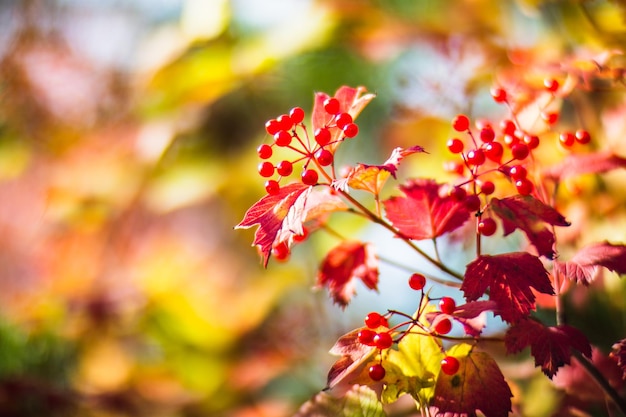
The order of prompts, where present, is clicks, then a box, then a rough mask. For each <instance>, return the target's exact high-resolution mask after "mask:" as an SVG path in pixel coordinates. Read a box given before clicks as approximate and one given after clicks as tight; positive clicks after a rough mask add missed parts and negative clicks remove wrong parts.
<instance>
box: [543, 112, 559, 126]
mask: <svg viewBox="0 0 626 417" xmlns="http://www.w3.org/2000/svg"><path fill="white" fill-rule="evenodd" d="M540 116H541V120H543V121H544V122H546V123H547V124H549V125H553V124H555V123H556V122H557V121H558V120H559V113H558V112H546V111H542V112H541V114H540Z"/></svg>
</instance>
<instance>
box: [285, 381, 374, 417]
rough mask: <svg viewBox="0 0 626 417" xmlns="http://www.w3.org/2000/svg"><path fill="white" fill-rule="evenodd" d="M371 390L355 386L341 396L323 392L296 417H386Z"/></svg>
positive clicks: (301, 408)
mask: <svg viewBox="0 0 626 417" xmlns="http://www.w3.org/2000/svg"><path fill="white" fill-rule="evenodd" d="M385 416H386V414H385V412H384V410H383V405H382V403H381V402H380V401H378V397H377V394H376V392H375V391H374V390H372V389H371V388H368V387H366V386H363V385H354V386H352V387H351V388H350V389H349V390H348V391H346V392H345V393H343V395H341V396H336V395H333V393H331V392H327V391H322V392H320V393H318V394H317V395H316V396H315V397H313V398H312V399H310V400H309V401H307V402H306V403H304V404H303V405H302V406H301V407H300V410H298V412H297V413H296V414H295V415H294V417H385Z"/></svg>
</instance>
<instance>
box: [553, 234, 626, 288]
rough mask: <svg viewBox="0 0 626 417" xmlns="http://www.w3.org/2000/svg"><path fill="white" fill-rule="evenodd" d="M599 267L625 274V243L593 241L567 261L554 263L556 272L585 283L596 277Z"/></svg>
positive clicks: (587, 283)
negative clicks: (615, 243)
mask: <svg viewBox="0 0 626 417" xmlns="http://www.w3.org/2000/svg"><path fill="white" fill-rule="evenodd" d="M601 267H604V268H606V269H608V270H611V271H613V272H617V273H618V274H620V275H623V274H626V245H621V244H618V245H614V244H612V243H609V242H599V243H594V244H591V245H589V246H585V247H584V248H582V249H581V250H580V251H578V252H577V253H576V255H574V256H573V257H572V259H570V260H569V261H567V262H555V263H554V269H555V271H556V272H558V273H560V274H562V275H563V276H565V277H567V278H569V279H571V280H574V281H576V282H578V283H582V284H585V285H589V283H590V282H592V281H593V280H594V279H595V278H596V276H597V275H598V273H599V271H600V268H601Z"/></svg>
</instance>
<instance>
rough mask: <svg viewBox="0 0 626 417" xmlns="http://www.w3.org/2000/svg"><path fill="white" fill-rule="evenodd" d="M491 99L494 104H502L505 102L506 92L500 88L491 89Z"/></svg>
mask: <svg viewBox="0 0 626 417" xmlns="http://www.w3.org/2000/svg"><path fill="white" fill-rule="evenodd" d="M490 93H491V97H493V100H494V101H495V102H496V103H504V102H505V101H506V100H507V94H506V90H504V89H503V88H500V87H493V88H491V90H490Z"/></svg>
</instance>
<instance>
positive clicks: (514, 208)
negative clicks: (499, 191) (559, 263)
mask: <svg viewBox="0 0 626 417" xmlns="http://www.w3.org/2000/svg"><path fill="white" fill-rule="evenodd" d="M489 204H490V207H491V209H492V210H493V212H494V213H495V214H496V215H497V216H498V217H500V219H502V226H503V228H504V235H505V236H507V235H509V234H510V233H513V231H515V229H520V230H522V231H523V232H524V233H525V234H526V237H528V240H529V241H530V243H532V244H533V246H535V248H537V252H538V253H539V255H542V256H545V257H547V258H549V259H552V258H553V257H554V249H553V246H554V235H553V234H552V232H551V231H550V229H548V227H547V225H553V226H569V225H570V223H569V222H568V221H567V220H565V217H563V215H561V214H560V213H559V212H558V211H556V210H555V209H554V208H552V207H550V206H548V205H547V204H544V203H542V202H541V201H539V200H537V199H536V198H534V197H533V196H530V195H527V196H523V195H517V196H514V197H508V198H503V199H498V198H492V199H491V202H490V203H489Z"/></svg>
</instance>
